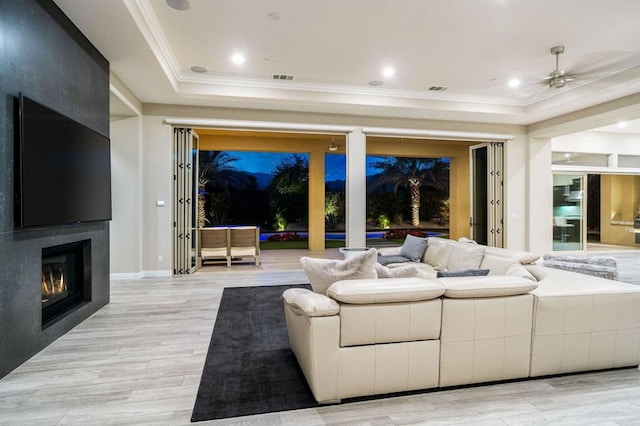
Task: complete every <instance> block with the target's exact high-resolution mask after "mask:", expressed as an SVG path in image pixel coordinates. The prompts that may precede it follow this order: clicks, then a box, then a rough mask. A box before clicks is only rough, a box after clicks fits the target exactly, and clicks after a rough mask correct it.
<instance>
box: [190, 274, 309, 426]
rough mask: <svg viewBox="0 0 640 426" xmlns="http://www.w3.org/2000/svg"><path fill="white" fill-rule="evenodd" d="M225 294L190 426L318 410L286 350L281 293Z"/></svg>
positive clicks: (239, 290) (278, 289)
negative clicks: (256, 416)
mask: <svg viewBox="0 0 640 426" xmlns="http://www.w3.org/2000/svg"><path fill="white" fill-rule="evenodd" d="M292 287H302V288H310V287H309V285H308V284H301V285H286V286H264V287H235V288H225V289H224V291H223V293H222V300H221V301H220V307H219V309H218V316H217V318H216V323H215V326H214V328H213V333H212V335H211V343H210V344H209V351H208V353H207V358H206V361H205V364H204V370H203V372H202V378H201V380H200V387H199V388H198V395H197V397H196V402H195V406H194V408H193V413H192V415H191V421H192V422H197V421H204V420H213V419H222V418H228V417H240V416H248V415H252V414H262V413H270V412H276V411H286V410H296V409H300V408H310V407H317V406H318V404H317V402H316V401H315V399H314V398H313V395H312V394H311V390H310V389H309V387H308V385H307V382H306V380H305V378H304V375H303V374H302V371H301V370H300V367H299V366H298V362H297V361H296V359H295V356H294V355H293V352H291V349H290V348H289V340H288V337H287V329H286V324H285V320H284V308H283V305H282V297H281V295H282V292H283V291H285V290H286V289H287V288H292Z"/></svg>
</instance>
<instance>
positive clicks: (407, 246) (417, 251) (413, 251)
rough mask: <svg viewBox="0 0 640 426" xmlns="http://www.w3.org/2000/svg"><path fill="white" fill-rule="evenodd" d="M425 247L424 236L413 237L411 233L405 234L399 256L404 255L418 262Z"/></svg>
mask: <svg viewBox="0 0 640 426" xmlns="http://www.w3.org/2000/svg"><path fill="white" fill-rule="evenodd" d="M426 249H427V240H426V238H420V237H414V236H413V235H407V238H405V240H404V244H402V248H401V249H400V253H398V255H399V256H404V257H406V258H408V259H409V260H410V261H412V262H420V260H421V259H422V255H423V254H424V251H425V250H426Z"/></svg>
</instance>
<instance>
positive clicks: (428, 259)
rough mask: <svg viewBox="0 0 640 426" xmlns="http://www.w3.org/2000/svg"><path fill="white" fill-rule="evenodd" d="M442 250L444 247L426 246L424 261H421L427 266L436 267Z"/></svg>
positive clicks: (437, 245)
mask: <svg viewBox="0 0 640 426" xmlns="http://www.w3.org/2000/svg"><path fill="white" fill-rule="evenodd" d="M443 249H444V245H441V244H431V243H429V245H427V251H426V252H425V253H424V259H422V261H423V262H424V263H426V264H427V265H431V266H436V265H437V264H438V256H440V252H441V251H442V250H443Z"/></svg>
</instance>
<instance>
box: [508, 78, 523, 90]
mask: <svg viewBox="0 0 640 426" xmlns="http://www.w3.org/2000/svg"><path fill="white" fill-rule="evenodd" d="M520 83H522V82H521V81H520V79H519V78H512V79H511V80H509V87H511V88H512V89H515V88H516V87H520Z"/></svg>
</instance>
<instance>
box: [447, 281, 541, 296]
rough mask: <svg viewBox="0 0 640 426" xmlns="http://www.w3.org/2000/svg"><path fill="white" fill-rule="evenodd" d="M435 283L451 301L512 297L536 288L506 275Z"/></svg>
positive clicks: (533, 284)
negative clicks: (443, 289) (441, 287)
mask: <svg viewBox="0 0 640 426" xmlns="http://www.w3.org/2000/svg"><path fill="white" fill-rule="evenodd" d="M436 282H438V283H440V284H442V285H443V286H444V287H445V288H446V290H445V292H444V296H445V297H450V298H452V299H465V298H473V297H500V296H513V295H517V294H525V293H528V292H530V291H531V290H534V289H535V288H537V287H538V284H537V283H535V282H533V281H531V280H528V279H526V278H520V277H511V276H507V275H489V276H486V277H451V278H439V279H437V280H436Z"/></svg>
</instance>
